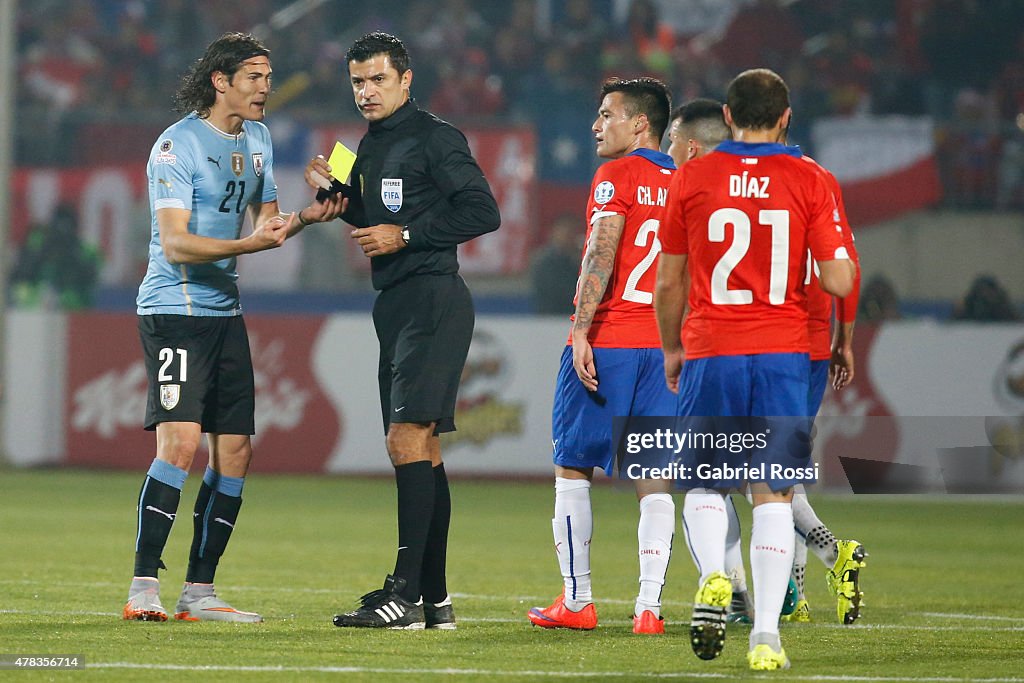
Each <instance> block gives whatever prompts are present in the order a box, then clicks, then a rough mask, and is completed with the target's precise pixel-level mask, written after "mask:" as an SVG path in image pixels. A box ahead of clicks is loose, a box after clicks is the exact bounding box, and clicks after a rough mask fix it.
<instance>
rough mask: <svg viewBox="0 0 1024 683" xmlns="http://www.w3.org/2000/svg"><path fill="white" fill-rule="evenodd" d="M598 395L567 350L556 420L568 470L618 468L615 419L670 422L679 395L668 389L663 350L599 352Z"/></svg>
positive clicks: (558, 448)
mask: <svg viewBox="0 0 1024 683" xmlns="http://www.w3.org/2000/svg"><path fill="white" fill-rule="evenodd" d="M594 367H595V368H596V370H597V382H598V386H597V391H594V392H591V391H587V390H586V388H585V387H584V386H583V383H582V382H580V380H579V378H578V377H577V376H576V370H575V369H574V368H573V365H572V346H566V347H565V350H564V351H562V361H561V365H560V367H559V369H558V381H557V383H556V385H555V402H554V409H553V410H552V415H551V444H552V446H553V448H554V462H555V464H556V465H561V466H563V467H580V468H585V467H601V468H603V469H604V471H605V473H607V474H611V473H612V470H613V468H614V466H615V450H616V449H615V444H613V443H612V420H613V418H615V417H616V416H628V415H633V416H648V417H659V416H660V417H666V418H670V417H671V416H672V415H674V413H675V400H676V397H675V395H674V394H673V393H672V392H671V391H669V390H668V387H667V386H666V385H665V361H664V356H663V355H662V353H661V349H650V348H648V349H608V348H595V349H594Z"/></svg>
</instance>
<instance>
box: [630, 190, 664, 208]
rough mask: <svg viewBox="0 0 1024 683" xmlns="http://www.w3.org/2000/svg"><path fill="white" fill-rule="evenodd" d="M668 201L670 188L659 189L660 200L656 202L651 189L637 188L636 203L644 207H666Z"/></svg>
mask: <svg viewBox="0 0 1024 683" xmlns="http://www.w3.org/2000/svg"><path fill="white" fill-rule="evenodd" d="M667 201H668V188H667V187H659V188H658V198H657V200H655V198H654V193H653V192H651V188H650V187H648V186H647V185H637V186H636V203H637V204H643V205H644V206H665V202H667Z"/></svg>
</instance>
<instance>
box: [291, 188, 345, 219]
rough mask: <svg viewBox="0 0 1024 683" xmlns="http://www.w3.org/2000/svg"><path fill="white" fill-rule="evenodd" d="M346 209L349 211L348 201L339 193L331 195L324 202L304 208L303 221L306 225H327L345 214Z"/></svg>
mask: <svg viewBox="0 0 1024 683" xmlns="http://www.w3.org/2000/svg"><path fill="white" fill-rule="evenodd" d="M346 209H348V199H347V198H345V197H344V196H343V195H342V194H341V193H340V192H338V193H335V194H332V195H329V196H328V197H327V198H326V199H324V200H323V201H322V202H321V201H314V202H313V203H312V204H310V205H309V206H307V207H306V208H304V209H303V210H302V211H301V213H302V220H303V221H304V222H305V223H306V225H309V224H311V223H326V222H327V221H333V220H334V219H335V218H337V217H338V216H340V215H341V214H343V213H345V210H346Z"/></svg>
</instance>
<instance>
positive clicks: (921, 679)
mask: <svg viewBox="0 0 1024 683" xmlns="http://www.w3.org/2000/svg"><path fill="white" fill-rule="evenodd" d="M86 668H87V669H139V670H149V671H238V672H252V673H262V672H265V673H350V674H351V673H368V674H395V675H409V674H418V675H436V676H495V677H498V676H532V677H547V678H627V679H631V678H636V676H637V672H636V671H536V670H523V671H513V670H504V669H455V668H447V669H398V668H390V669H385V668H379V667H361V666H224V665H211V666H203V665H185V664H138V663H133V662H95V663H88V664H86ZM643 677H644V678H661V679H669V680H671V679H696V680H706V679H728V678H733V677H734V674H732V673H710V672H708V673H703V672H688V671H680V672H669V673H650V672H644V674H643ZM786 680H789V681H863V682H869V681H877V682H879V683H966V682H967V681H973V682H975V683H1024V678H1010V677H1006V678H1002V677H1000V678H960V677H953V676H848V675H844V676H825V675H814V676H799V675H796V676H794V675H791V674H789V673H788V672H787V674H786Z"/></svg>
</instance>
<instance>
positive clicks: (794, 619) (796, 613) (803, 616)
mask: <svg viewBox="0 0 1024 683" xmlns="http://www.w3.org/2000/svg"><path fill="white" fill-rule="evenodd" d="M782 621H785V622H788V623H791V624H793V623H799V624H808V623H810V621H811V606H810V605H808V604H807V601H806V600H803V599H801V600H798V601H797V603H796V609H795V610H793V613H792V614H787V615H786V616H784V617H782Z"/></svg>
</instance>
